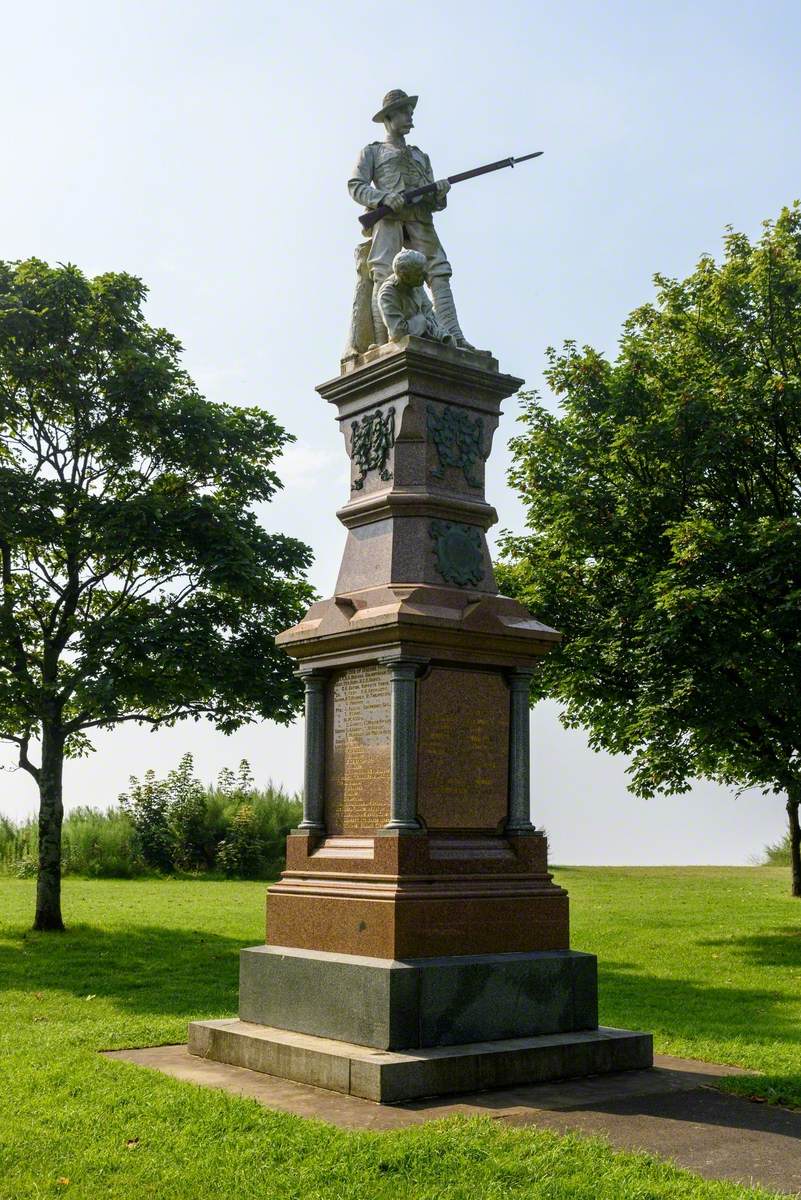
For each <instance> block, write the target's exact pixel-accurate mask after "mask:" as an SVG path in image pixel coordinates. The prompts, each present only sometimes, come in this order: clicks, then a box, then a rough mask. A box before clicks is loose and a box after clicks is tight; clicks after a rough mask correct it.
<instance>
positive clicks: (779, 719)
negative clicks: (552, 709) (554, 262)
mask: <svg viewBox="0 0 801 1200" xmlns="http://www.w3.org/2000/svg"><path fill="white" fill-rule="evenodd" d="M656 283H657V288H658V292H657V298H656V302H655V303H652V304H646V305H644V306H643V307H642V308H639V309H637V310H636V311H635V312H634V313H632V315H631V316H630V318H629V319H628V321H627V322H626V325H625V327H624V331H623V335H622V340H621V343H620V348H619V353H618V356H617V358H616V360H615V361H614V362H609V361H607V360H606V359H605V358H604V357H603V355H601V354H599V353H597V352H596V351H595V350H593V349H590V348H588V347H585V348H584V349H583V350H578V349H577V348H576V346H575V344H573V343H567V344H566V346H565V349H564V352H563V353H562V354H559V355H557V354H555V353H554V352H553V351H550V352H549V354H550V361H549V369H548V372H547V379H548V382H549V384H550V386H551V388H552V389H553V391H554V392H555V393H556V395H557V396H559V397H561V400H562V411H561V413H559V414H558V415H554V414H553V413H551V412H549V411H548V410H547V409H546V408H545V407H544V406H543V405H542V404H541V403H540V402H539V401H538V399H537V397H536V396H535V395H534V394H532V393H529V394H528V395H527V398H526V408H525V414H524V417H523V423H524V431H523V433H522V434H521V435H520V436H518V437H516V438H515V439H514V440H513V443H512V447H513V453H514V460H513V467H512V471H511V476H510V478H511V481H512V482H513V484H514V485H515V486H516V488H517V489H518V491H519V493H520V495H521V497H522V499H523V502H524V504H525V506H526V513H527V519H526V524H527V527H528V532H527V534H526V535H525V536H523V537H507V539H506V542H505V547H504V556H505V563H504V565H502V567H501V572H500V574H501V577H502V581H503V584H504V585H505V587H506V588H507V589H508V590H509V591H511V592H513V593H514V594H515V595H517V596H518V597H519V598H520V599H522V600H523V601H524V602H525V603H527V604H528V605H529V606H530V607H531V608H532V610H534V611H536V613H537V615H538V616H539V617H541V618H542V619H544V620H546V621H548V622H549V623H551V624H553V625H555V626H557V627H558V628H560V629H562V630H564V631H565V635H566V636H565V639H564V642H563V644H562V647H561V648H560V649H559V650H557V651H556V652H554V653H552V654H551V655H549V656H548V657H547V658H546V659H545V661H544V664H543V668H542V671H541V673H540V674H539V675H538V677H537V679H536V681H535V686H534V693H533V694H534V696H545V695H549V696H552V697H555V698H557V699H558V700H560V701H562V703H563V704H564V706H565V716H564V720H565V723H566V724H568V725H573V726H576V725H584V726H586V727H587V728H588V729H589V731H590V740H591V744H592V745H593V746H595V747H596V748H604V749H606V750H609V751H611V752H613V753H623V754H627V755H630V756H632V762H631V766H630V774H631V787H632V790H633V791H634V792H635V793H638V794H639V795H642V796H652V795H654V794H655V793H657V792H663V793H667V794H670V793H675V792H680V791H685V790H687V789H688V787H689V786H690V780H691V778H692V777H693V776H705V777H707V778H710V779H715V780H718V781H720V782H722V783H725V784H729V785H734V786H736V787H738V788H741V789H743V788H747V787H757V788H761V789H762V790H763V791H764V792H765V793H769V792H773V793H784V795H785V797H786V805H787V813H788V818H789V827H790V842H791V847H792V856H791V857H792V868H793V894H794V895H796V896H801V847H800V845H799V843H800V842H801V835H800V833H799V802H801V715H800V714H801V210H799V207H798V205H796V206H795V207H793V208H792V209H785V210H784V211H783V212H782V213H781V215H780V217H779V218H778V220H777V221H776V222H766V223H765V226H764V231H763V233H762V235H761V237H760V238H759V240H758V241H756V242H755V243H752V242H751V241H749V239H748V238H747V237H745V236H744V235H742V234H739V233H735V232H732V231H731V230H729V232H728V234H727V236H726V238H725V256H724V259H723V261H722V262H721V263H716V262H714V261H713V260H712V258H710V257H704V258H702V259H701V261H700V262H699V264H698V266H697V268H696V269H695V271H694V272H693V273H692V274H691V275H690V276H689V277H688V278H687V279H685V280H683V281H681V282H679V281H677V280H674V279H667V278H664V277H662V276H657V277H656Z"/></svg>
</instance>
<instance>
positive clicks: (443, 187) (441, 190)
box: [437, 179, 451, 200]
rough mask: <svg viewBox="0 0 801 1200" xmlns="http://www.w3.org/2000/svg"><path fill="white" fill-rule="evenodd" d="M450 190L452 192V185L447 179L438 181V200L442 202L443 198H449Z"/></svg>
mask: <svg viewBox="0 0 801 1200" xmlns="http://www.w3.org/2000/svg"><path fill="white" fill-rule="evenodd" d="M450 190H451V185H450V182H449V180H447V179H438V180H437V199H438V200H441V199H442V197H443V196H447V194H448V192H449V191H450Z"/></svg>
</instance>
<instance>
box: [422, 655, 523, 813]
mask: <svg viewBox="0 0 801 1200" xmlns="http://www.w3.org/2000/svg"><path fill="white" fill-rule="evenodd" d="M417 695H418V726H417V738H418V742H417V744H418V752H417V811H418V814H419V816H420V817H422V819H423V820H424V821H425V823H426V825H427V826H428V828H429V829H486V830H495V829H497V828H498V827H499V826H501V825H502V824H503V822H504V821H505V820H506V814H507V795H508V787H509V782H508V781H509V688H508V686H507V684H506V681H505V680H504V678H503V676H502V675H500V674H493V673H492V672H489V671H466V670H461V669H459V668H454V667H434V668H433V669H432V670H431V672H430V673H429V674H428V675H426V676H425V677H424V678H423V679H422V680H421V681H420V683H419V684H418V693H417Z"/></svg>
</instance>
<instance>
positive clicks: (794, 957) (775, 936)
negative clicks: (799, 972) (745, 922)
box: [698, 925, 801, 968]
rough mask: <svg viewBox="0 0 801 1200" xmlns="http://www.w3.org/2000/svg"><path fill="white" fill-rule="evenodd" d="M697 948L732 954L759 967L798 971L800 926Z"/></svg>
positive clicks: (800, 957)
mask: <svg viewBox="0 0 801 1200" xmlns="http://www.w3.org/2000/svg"><path fill="white" fill-rule="evenodd" d="M698 944H699V945H700V946H709V947H711V948H715V949H717V948H721V949H725V950H733V951H734V952H735V953H736V954H739V955H740V957H742V958H745V959H747V960H748V961H749V962H752V963H754V964H755V965H756V966H759V967H799V968H801V926H799V925H785V926H784V927H783V928H781V929H773V930H771V932H770V933H751V934H746V935H744V936H743V937H733V938H726V939H719V940H717V941H702V942H699V943H698Z"/></svg>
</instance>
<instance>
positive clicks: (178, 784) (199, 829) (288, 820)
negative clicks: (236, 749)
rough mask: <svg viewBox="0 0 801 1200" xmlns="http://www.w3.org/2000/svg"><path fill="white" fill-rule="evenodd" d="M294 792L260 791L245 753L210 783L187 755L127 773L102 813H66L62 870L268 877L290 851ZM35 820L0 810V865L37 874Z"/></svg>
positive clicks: (296, 817)
mask: <svg viewBox="0 0 801 1200" xmlns="http://www.w3.org/2000/svg"><path fill="white" fill-rule="evenodd" d="M301 811H302V804H301V800H300V797H299V796H297V795H290V794H289V793H288V792H286V791H284V789H283V788H281V787H276V786H275V785H274V784H273V783H271V782H270V783H268V784H267V786H266V787H262V788H258V787H256V785H255V782H254V780H253V776H252V773H251V771H250V767H249V765H248V764H247V763H246V762H245V761H244V760H243V762H242V763H240V766H239V771H238V773H236V774H235V773H234V772H233V771H231V770H229V769H226V770H223V771H221V772H220V775H219V777H218V779H217V781H216V783H213V784H208V785H203V784H201V783H200V781H199V780H198V779H197V778H196V777H195V775H194V766H193V762H192V756H191V755H184V757H183V758H182V760H181V762H180V764H179V766H178V767H177V768H176V769H175V770H174V771H170V772H169V773H168V775H167V776H166V778H165V779H161V780H160V779H157V778H156V775H155V773H154V772H153V771H148V772H147V773H146V775H145V777H144V780H143V781H142V782H140V781H139V780H138V779H136V778H132V779H131V787H130V789H129V791H128V793H126V794H125V795H123V796H121V797H120V802H119V804H117V805H115V806H113V807H111V808H109V809H108V810H106V811H101V810H99V809H96V808H91V807H88V806H85V805H81V806H80V807H78V808H73V809H72V810H71V811H69V812H68V813H67V814H66V816H65V817H64V825H63V830H62V860H61V861H62V870H63V872H64V874H66V875H82V876H88V877H89V878H94V879H112V878H116V879H132V878H135V877H137V876H140V875H156V874H176V873H180V874H183V873H191V874H202V873H208V872H211V873H214V874H222V875H226V876H228V877H230V878H246V879H267V878H274V877H275V876H276V875H277V874H278V873H279V872H280V871H281V870H282V869H283V866H284V862H285V857H286V835H287V833H288V832H289V831H290V829H293V828H294V827H295V826H296V825H297V824H298V822H299V821H300V817H301ZM37 854H38V828H37V822H36V820H35V819H34V818H29V819H28V820H26V821H21V822H14V821H11V820H9V819H8V818H7V817H4V816H2V815H0V872H2V873H3V874H10V875H17V876H18V877H20V878H26V877H29V876H33V875H35V874H36V863H37Z"/></svg>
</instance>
